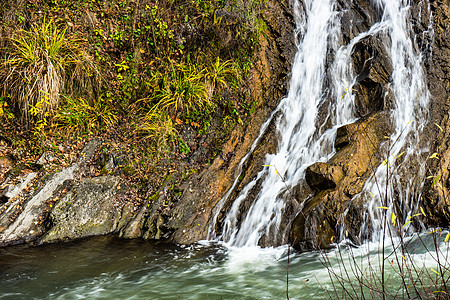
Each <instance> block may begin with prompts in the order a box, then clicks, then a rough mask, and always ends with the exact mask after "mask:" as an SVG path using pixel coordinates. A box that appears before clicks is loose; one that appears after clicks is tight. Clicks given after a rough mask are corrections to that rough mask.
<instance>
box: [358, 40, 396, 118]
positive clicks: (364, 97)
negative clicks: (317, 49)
mask: <svg viewBox="0 0 450 300" xmlns="http://www.w3.org/2000/svg"><path fill="white" fill-rule="evenodd" d="M385 40H387V39H386V38H383V36H382V35H375V36H370V37H367V38H365V39H363V40H361V41H360V42H358V43H357V44H356V45H355V46H354V48H353V52H352V64H353V66H354V71H355V73H356V74H358V77H357V79H356V80H357V83H356V84H355V85H354V87H353V88H354V89H355V91H356V94H355V102H356V103H355V106H356V111H357V113H358V115H359V116H365V115H368V114H370V113H374V112H378V111H382V110H383V109H384V108H385V106H386V105H388V104H389V93H388V87H387V85H388V83H389V82H390V77H391V74H392V71H393V67H392V63H391V61H390V59H389V55H388V54H387V53H386V50H385V46H384V45H383V42H382V41H385Z"/></svg>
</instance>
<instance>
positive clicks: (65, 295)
mask: <svg viewBox="0 0 450 300" xmlns="http://www.w3.org/2000/svg"><path fill="white" fill-rule="evenodd" d="M427 243H428V244H429V245H430V246H432V241H428V242H427ZM417 245H419V243H417ZM417 245H416V246H411V247H412V248H411V249H413V250H412V252H413V254H412V257H414V259H415V260H416V261H418V265H420V266H421V267H424V268H425V269H431V268H436V266H435V260H434V259H433V258H432V257H431V256H430V253H429V252H428V251H429V249H428V250H427V249H425V247H423V246H417ZM444 247H447V246H446V245H444ZM343 249H344V250H341V251H337V250H336V249H334V250H330V251H328V252H310V253H303V254H299V253H292V252H291V251H288V248H287V247H286V246H285V247H279V248H265V249H262V248H255V247H248V248H233V247H227V246H226V245H224V244H219V243H214V242H200V243H198V244H195V245H191V246H178V245H173V244H167V243H159V242H154V241H144V240H123V239H118V238H115V237H112V236H106V237H96V238H90V239H85V240H80V241H75V242H68V243H58V244H50V245H44V246H39V247H31V246H14V247H7V248H3V249H0V299H283V298H286V288H287V285H286V278H287V267H289V268H288V269H289V296H290V298H291V299H308V298H312V299H322V298H332V299H336V298H341V296H345V293H343V291H342V289H349V290H350V293H353V291H351V289H352V287H351V285H348V283H349V282H352V281H353V283H354V284H356V283H357V282H358V281H357V279H355V278H357V277H358V276H355V274H356V273H357V272H354V271H352V269H353V267H354V266H355V265H354V262H357V264H358V266H359V267H358V268H361V270H363V271H364V273H366V274H377V273H379V271H377V270H379V265H380V264H379V259H378V258H379V256H380V251H379V248H378V249H377V247H376V246H367V247H364V246H363V247H359V248H347V247H343ZM349 249H350V252H349ZM389 251H392V247H391V248H389V247H387V248H386V251H385V252H386V257H388V258H387V259H386V260H385V261H387V262H388V263H387V264H386V265H387V266H386V270H387V279H388V280H389V281H388V284H387V287H388V288H390V289H392V290H399V287H400V286H401V281H400V277H399V276H397V275H396V272H395V270H394V269H395V268H392V267H390V268H389V266H391V265H395V264H394V263H391V261H393V258H394V256H393V254H390V252H389ZM288 254H289V255H288ZM288 260H289V263H288ZM326 265H329V266H331V267H332V268H326V267H325V266H326ZM352 265H353V266H352ZM330 270H333V271H331V272H330ZM352 272H353V274H352ZM333 273H335V274H336V275H337V276H342V278H343V280H342V281H343V282H344V283H345V282H347V283H345V284H344V285H342V284H341V282H340V281H339V280H337V277H336V275H331V276H330V274H333ZM346 273H347V277H348V278H346V275H345V274H346ZM428 273H430V272H428ZM428 273H427V274H428ZM431 273H433V272H432V271H431ZM338 274H341V275H338ZM424 274H425V273H424ZM375 277H376V276H374V278H375ZM333 278H334V279H333ZM332 279H333V280H332ZM374 281H376V280H374ZM356 286H358V285H357V284H356ZM335 290H338V291H339V292H338V293H336V292H335ZM362 292H364V290H362ZM357 293H360V291H357ZM365 293H366V295H369V296H368V297H369V298H370V295H371V293H373V292H368V291H367V289H366V291H365ZM343 298H348V297H343Z"/></svg>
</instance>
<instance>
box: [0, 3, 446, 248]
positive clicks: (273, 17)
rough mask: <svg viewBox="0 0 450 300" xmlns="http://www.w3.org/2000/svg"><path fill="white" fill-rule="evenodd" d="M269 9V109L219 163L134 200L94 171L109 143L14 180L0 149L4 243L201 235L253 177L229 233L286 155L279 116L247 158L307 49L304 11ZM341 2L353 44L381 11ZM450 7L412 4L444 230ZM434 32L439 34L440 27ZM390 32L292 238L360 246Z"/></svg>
mask: <svg viewBox="0 0 450 300" xmlns="http://www.w3.org/2000/svg"><path fill="white" fill-rule="evenodd" d="M428 4H429V5H430V6H428ZM267 5H268V10H267V13H266V15H265V17H264V18H265V21H266V23H267V25H268V29H267V31H266V32H265V36H264V37H261V41H260V45H261V49H260V52H259V58H258V61H257V62H256V63H255V69H254V70H252V71H251V72H252V74H251V75H252V76H251V78H252V80H251V83H250V88H251V90H252V94H253V97H254V101H255V103H258V104H259V106H258V107H257V109H256V111H255V113H254V114H253V116H252V118H251V120H250V123H249V124H248V126H246V127H244V126H238V128H236V129H235V130H234V131H233V133H232V134H231V138H230V139H229V141H227V142H226V143H225V144H224V146H223V149H222V153H221V154H219V155H218V156H217V157H216V158H215V159H214V161H213V162H212V164H211V165H209V166H206V167H205V168H204V169H203V170H201V171H200V172H199V173H196V174H191V175H190V176H186V178H183V181H181V182H176V184H175V183H174V182H173V180H172V179H167V180H166V182H163V183H162V184H161V186H160V187H158V188H155V189H156V190H157V192H156V193H155V194H154V195H151V196H149V197H147V198H148V199H147V200H146V202H144V203H139V204H138V205H137V204H134V203H131V202H130V201H128V200H130V199H126V197H125V196H126V190H127V187H125V186H124V185H123V183H122V181H121V179H120V177H118V176H113V175H108V176H100V177H95V176H98V175H95V176H94V175H92V173H91V172H90V168H91V167H92V164H93V163H92V162H90V160H92V158H93V157H94V156H95V155H96V152H97V151H98V148H99V145H100V142H99V141H93V142H90V143H87V145H86V147H85V148H84V149H83V151H82V152H81V154H80V155H79V157H78V158H77V159H76V160H75V161H72V162H71V164H70V165H69V166H64V167H61V166H59V167H56V168H55V170H56V171H55V170H53V171H52V172H49V173H46V172H44V171H41V169H40V168H42V167H43V166H46V165H48V164H51V163H52V161H53V156H52V153H46V154H44V155H42V156H41V157H40V159H39V160H37V161H36V163H35V164H36V166H37V169H36V170H34V169H33V170H31V169H30V170H28V169H27V170H26V172H22V173H20V172H19V173H18V174H15V175H14V176H15V177H14V176H9V177H7V176H6V174H7V171H10V170H11V169H12V168H13V164H14V163H13V160H12V159H11V158H10V157H0V182H1V186H0V191H1V195H0V246H4V245H9V244H17V243H22V242H33V241H38V242H40V243H46V242H53V241H60V240H66V239H74V238H81V237H86V236H91V235H101V234H107V233H117V234H118V235H120V236H122V237H125V238H135V237H144V238H148V239H170V240H172V241H175V242H178V243H192V242H195V241H198V240H201V239H205V238H207V235H208V230H209V227H210V225H211V221H212V218H213V214H214V212H215V210H214V208H215V206H216V204H217V203H218V202H219V201H220V199H221V198H222V197H223V196H224V195H225V193H226V192H227V191H228V190H229V189H230V188H232V184H233V181H234V179H235V178H236V177H237V176H238V175H239V174H241V175H240V176H239V180H238V182H237V184H236V186H234V187H233V189H232V190H231V191H230V197H229V199H230V201H229V202H227V203H225V205H224V207H223V210H222V211H221V212H220V213H219V217H218V223H217V229H220V227H221V226H222V224H221V222H223V219H224V214H225V213H226V212H227V210H228V209H229V208H230V206H231V205H232V201H233V200H234V198H235V196H236V195H238V194H239V192H240V191H241V190H242V188H243V187H245V186H246V185H247V184H248V183H249V182H250V181H251V180H253V179H254V178H255V176H256V174H257V172H259V171H260V170H261V165H262V164H263V163H264V160H265V156H266V154H267V153H272V152H274V151H275V150H276V146H277V142H276V141H277V134H276V132H275V130H274V124H273V122H272V123H270V124H269V125H268V126H267V128H266V129H265V132H264V135H263V136H262V138H261V139H260V140H259V141H258V142H257V143H256V145H255V148H254V151H253V152H252V154H251V155H250V156H249V157H248V158H247V160H246V161H245V162H244V164H242V165H240V164H239V163H240V161H241V159H242V158H243V157H244V156H245V155H246V154H247V153H248V151H249V149H250V148H251V147H252V145H253V143H254V141H255V139H256V137H257V136H258V134H259V131H260V127H261V125H262V124H263V123H264V122H265V121H266V120H267V119H268V117H269V116H270V114H271V113H272V111H273V109H274V108H275V107H276V105H277V104H278V102H279V100H280V99H281V98H282V96H283V95H284V94H285V93H286V91H287V82H288V79H289V76H290V74H289V73H290V71H289V70H290V68H291V65H292V59H293V57H294V54H295V51H296V47H295V45H294V41H293V38H292V33H293V31H294V23H293V21H294V20H293V16H292V15H291V11H292V7H290V6H289V5H290V4H288V3H285V2H276V1H268V2H267ZM336 5H337V7H338V8H339V9H340V11H341V14H342V18H341V27H342V36H341V38H342V39H344V40H345V41H346V42H348V41H350V40H351V39H353V38H354V37H355V36H357V35H358V34H359V33H360V32H363V31H367V30H368V29H369V28H370V26H372V25H373V24H374V23H375V22H378V21H380V19H381V15H380V12H379V10H378V9H377V8H376V7H375V5H374V4H373V1H369V0H353V1H340V0H339V1H337V4H336ZM449 5H450V4H449V3H448V1H446V0H425V1H412V10H411V12H412V16H413V19H414V22H413V28H412V29H413V30H414V31H415V32H416V33H417V34H418V35H417V41H416V42H415V43H416V45H415V46H416V47H417V49H418V51H422V53H424V61H425V65H426V71H427V78H428V84H429V89H430V92H431V94H432V100H431V104H430V121H429V122H428V125H427V126H425V129H424V136H426V137H427V138H429V139H431V140H432V139H434V138H435V137H437V138H436V142H435V144H434V145H433V146H432V147H434V149H431V152H432V153H433V152H434V151H436V153H437V155H436V156H435V158H431V159H429V160H428V161H427V163H428V168H429V171H428V175H429V176H431V177H430V179H429V180H428V181H427V182H426V186H425V191H424V198H425V199H424V200H425V201H424V205H425V206H424V208H425V210H426V211H427V213H428V214H429V215H430V216H431V217H430V223H431V222H434V223H435V224H437V225H440V226H447V225H449V224H450V221H449V218H448V217H447V216H448V215H450V209H449V207H450V197H449V191H450V175H449V174H450V142H449V140H450V114H449V107H450V100H449V99H450V98H449V97H448V95H449V92H450V30H449V26H450V13H449V12H450V9H449ZM428 7H430V10H429V9H428ZM431 13H432V14H433V16H434V23H433V24H432V25H430V23H429V20H430V16H431ZM433 30H434V32H435V38H434V39H433V38H432V37H431V36H432V34H430V33H429V32H433ZM382 39H383V38H382V37H379V36H373V37H367V38H364V39H362V40H361V41H359V42H358V43H357V44H356V45H355V46H354V48H353V52H352V64H353V66H354V72H355V73H356V74H358V78H357V83H356V85H355V86H354V87H353V88H354V89H355V90H356V92H355V95H356V111H357V114H359V116H360V117H361V119H360V120H359V121H357V122H355V123H354V124H349V125H346V126H343V127H341V128H339V129H338V130H337V137H336V141H335V148H336V154H335V155H334V156H333V157H332V158H331V159H329V160H328V161H327V162H317V163H314V164H312V165H311V166H310V167H309V168H308V169H307V171H306V178H305V179H306V183H305V182H300V183H299V184H298V186H296V187H294V188H293V190H292V193H293V194H294V198H296V199H304V197H305V196H307V195H308V194H309V195H310V196H309V198H307V200H306V201H305V202H304V203H302V205H301V207H298V206H297V204H295V203H291V204H289V205H288V208H287V212H286V215H287V217H286V220H285V221H286V222H283V224H282V228H280V232H285V231H287V230H289V226H291V224H290V220H291V216H295V218H294V220H293V221H292V227H291V228H290V234H289V241H290V242H291V243H292V244H293V245H294V247H295V248H297V249H299V250H308V249H312V248H316V247H327V246H328V245H329V244H330V243H331V242H332V241H333V240H334V237H336V236H338V235H339V230H340V228H341V226H342V225H343V224H345V225H346V228H350V230H349V232H347V234H348V236H349V237H350V238H352V239H353V240H354V241H355V242H358V240H357V236H358V232H359V229H360V227H361V226H362V219H361V210H362V207H363V204H364V202H363V199H360V200H358V199H356V200H352V201H351V199H352V198H353V197H354V196H355V195H357V194H358V193H360V192H361V190H362V188H363V186H364V183H365V181H366V180H367V178H368V177H369V176H370V175H371V173H372V171H373V170H374V169H375V168H376V167H377V166H378V165H379V164H380V162H381V161H382V158H381V156H380V155H379V147H380V144H381V143H382V141H383V138H384V136H385V135H389V133H390V131H391V129H390V124H389V118H388V114H387V111H388V110H389V109H390V108H391V107H390V105H391V103H390V95H389V93H387V91H388V89H387V85H388V84H389V83H390V81H391V73H392V65H391V62H390V61H389V59H387V55H386V50H385V49H386V48H385V45H384V44H383V43H382V42H381V40H382ZM431 53H432V54H433V55H432V56H431ZM331 55H332V54H331ZM434 123H436V124H438V125H439V126H436V125H434ZM441 129H442V130H441ZM123 159H126V158H124V157H121V155H120V154H115V153H108V154H105V156H104V157H101V158H99V160H101V161H102V162H101V163H98V164H101V165H102V172H103V173H102V175H104V174H109V173H114V172H115V171H116V170H118V169H120V165H121V161H122V160H123ZM193 160H195V158H193ZM8 174H9V173H8ZM11 174H12V173H11ZM436 178H437V180H436ZM438 183H439V184H438ZM260 184H261V183H258V182H257V183H256V184H255V187H254V188H253V190H252V191H250V193H249V197H248V198H247V199H245V200H244V201H243V202H242V204H241V207H240V212H241V214H242V215H244V214H245V213H246V212H247V210H248V209H249V207H250V205H251V203H252V202H253V201H254V200H255V198H256V195H257V191H258V188H259V185H260ZM306 184H307V185H309V186H306ZM175 185H176V186H177V188H176V191H175V190H174V188H173V187H174V186H175ZM174 194H175V196H174ZM300 195H301V196H300ZM147 196H148V195H147ZM168 200H170V201H168ZM169 202H170V203H169ZM344 211H347V214H346V217H345V218H344V219H339V218H338V215H340V214H341V213H343V212H344ZM272 244H273V241H270V240H268V239H263V240H262V241H261V245H262V246H269V245H272Z"/></svg>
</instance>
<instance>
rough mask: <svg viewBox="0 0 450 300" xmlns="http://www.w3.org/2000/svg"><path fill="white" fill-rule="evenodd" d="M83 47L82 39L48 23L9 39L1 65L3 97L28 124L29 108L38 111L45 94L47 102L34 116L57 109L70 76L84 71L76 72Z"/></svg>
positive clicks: (50, 22) (20, 32) (40, 115)
mask: <svg viewBox="0 0 450 300" xmlns="http://www.w3.org/2000/svg"><path fill="white" fill-rule="evenodd" d="M81 44H82V41H81V40H80V39H77V38H75V37H74V36H69V35H67V34H66V29H60V28H59V27H58V26H57V25H55V24H54V23H53V22H52V21H46V20H44V21H43V22H42V23H41V24H33V25H32V26H31V29H30V31H25V30H20V31H19V32H18V33H17V34H16V35H15V37H13V38H11V39H10V45H9V47H8V57H7V58H6V59H5V60H3V61H2V63H1V67H2V70H1V71H0V79H2V80H3V82H4V85H3V88H2V95H3V97H7V96H9V97H10V98H11V100H12V102H13V103H14V104H15V106H17V107H18V109H19V110H20V113H21V118H22V120H24V121H29V119H30V115H31V113H30V111H29V107H35V108H36V105H38V104H39V102H40V101H41V100H42V96H41V94H42V93H44V94H45V95H46V96H45V97H46V100H45V102H43V103H41V104H42V105H40V107H39V110H38V111H35V114H33V115H32V116H33V117H35V118H36V119H40V118H43V117H44V115H45V114H51V113H52V112H53V111H54V109H55V108H56V107H57V106H58V102H59V99H60V95H61V94H62V92H63V90H64V84H65V80H66V78H67V76H68V73H71V72H72V73H73V72H75V71H78V72H80V73H81V71H82V70H81V69H80V68H78V69H77V70H76V66H77V64H79V62H80V61H81V60H83V58H84V55H83V53H82V51H81V50H80V48H81ZM73 75H75V74H73ZM80 75H81V74H76V76H80Z"/></svg>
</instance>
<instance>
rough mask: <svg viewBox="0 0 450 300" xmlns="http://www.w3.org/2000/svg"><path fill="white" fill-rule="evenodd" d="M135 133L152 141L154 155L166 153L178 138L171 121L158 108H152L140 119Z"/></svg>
mask: <svg viewBox="0 0 450 300" xmlns="http://www.w3.org/2000/svg"><path fill="white" fill-rule="evenodd" d="M137 131H138V132H140V133H142V134H144V135H145V137H146V138H148V139H150V140H152V144H153V147H154V150H155V151H154V152H155V153H156V154H159V153H162V152H164V151H166V150H167V149H168V147H169V145H170V144H172V145H173V144H174V142H175V141H176V139H177V137H178V133H177V130H176V129H175V126H174V124H173V122H172V119H171V118H170V117H169V116H168V115H167V114H166V113H165V112H164V111H161V110H159V109H158V106H154V107H153V108H152V109H151V110H150V111H149V112H148V113H146V114H145V115H144V116H143V117H142V119H141V121H140V123H139V125H138V127H137Z"/></svg>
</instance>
